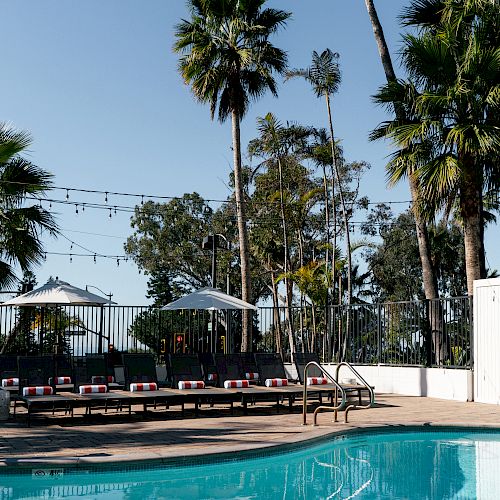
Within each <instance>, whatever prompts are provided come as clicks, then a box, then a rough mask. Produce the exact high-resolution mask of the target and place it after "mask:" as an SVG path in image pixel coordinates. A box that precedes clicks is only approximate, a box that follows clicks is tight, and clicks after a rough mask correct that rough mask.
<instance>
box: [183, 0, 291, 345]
mask: <svg viewBox="0 0 500 500" xmlns="http://www.w3.org/2000/svg"><path fill="white" fill-rule="evenodd" d="M264 3H265V0H189V6H190V9H191V20H190V21H187V20H183V21H181V22H180V23H179V24H178V25H177V26H176V33H175V36H176V38H177V42H176V43H175V45H174V50H175V51H176V52H180V53H181V54H182V56H181V58H180V61H179V71H180V73H181V74H182V77H183V79H184V81H185V83H186V84H187V85H191V89H192V91H193V94H194V96H195V98H196V99H197V100H199V101H200V102H202V103H209V104H210V112H211V116H212V118H213V117H214V116H215V113H216V111H217V108H218V118H219V121H221V122H224V121H225V120H226V119H227V118H228V117H229V116H230V117H231V124H232V143H233V164H234V191H235V201H236V211H237V219H238V236H239V246H240V266H241V284H242V286H241V288H242V299H243V300H246V301H251V283H250V266H249V245H248V234H247V225H246V213H245V200H244V189H243V179H242V166H241V139H240V121H241V119H242V118H243V116H244V115H245V112H246V111H247V109H248V106H249V104H250V101H251V100H256V99H258V98H259V97H261V96H262V95H263V94H264V93H265V91H266V90H270V91H271V93H272V94H273V95H275V96H276V95H277V89H276V82H275V79H274V77H273V73H277V74H280V73H283V72H284V71H285V69H286V64H287V56H286V53H285V52H284V51H282V50H280V49H278V48H276V47H275V46H273V45H272V44H271V43H270V41H269V38H270V37H271V35H272V34H274V33H275V32H276V31H277V30H278V29H279V28H280V27H282V26H284V25H285V24H286V21H287V19H288V18H289V17H290V14H289V13H288V12H284V11H282V10H277V9H270V8H266V9H264V8H263V5H264ZM251 328H252V324H251V317H250V314H249V312H248V311H245V312H244V315H243V334H242V346H241V349H242V351H243V352H247V351H251V346H252V330H251Z"/></svg>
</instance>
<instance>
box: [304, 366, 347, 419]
mask: <svg viewBox="0 0 500 500" xmlns="http://www.w3.org/2000/svg"><path fill="white" fill-rule="evenodd" d="M310 366H316V367H317V368H319V370H320V371H321V373H323V375H325V376H326V378H328V379H329V380H330V381H331V382H332V383H333V385H335V388H336V390H338V391H340V393H341V394H342V401H341V402H340V405H338V406H318V407H317V408H316V409H315V410H314V424H313V425H316V418H317V414H318V412H319V410H328V411H334V412H335V420H337V412H338V410H341V409H342V408H344V406H345V404H346V401H347V398H346V394H345V390H344V388H343V387H342V386H341V385H340V384H339V383H338V382H337V381H336V380H335V379H334V378H333V377H332V376H331V375H330V374H329V373H328V372H327V371H326V370H325V369H324V368H323V367H322V366H320V365H319V364H318V363H316V361H310V362H309V363H307V365H306V366H305V368H304V396H303V398H302V401H303V403H302V425H307V387H308V385H307V371H308V370H309V367H310Z"/></svg>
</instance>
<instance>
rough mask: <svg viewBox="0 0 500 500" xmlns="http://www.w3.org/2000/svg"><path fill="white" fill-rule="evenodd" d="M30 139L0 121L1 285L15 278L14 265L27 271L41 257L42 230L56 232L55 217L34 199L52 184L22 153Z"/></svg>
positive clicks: (47, 176)
mask: <svg viewBox="0 0 500 500" xmlns="http://www.w3.org/2000/svg"><path fill="white" fill-rule="evenodd" d="M31 142H32V139H31V137H30V135H29V134H28V133H26V132H22V131H17V130H15V129H13V128H12V127H10V126H9V125H7V124H5V123H0V286H1V287H6V286H10V285H12V284H13V283H14V282H15V281H16V280H17V278H16V274H15V270H14V268H15V266H16V265H18V266H19V267H20V268H21V270H22V271H23V272H26V271H29V270H30V269H31V268H32V267H33V266H34V265H37V264H39V263H40V262H41V261H42V258H43V256H44V246H43V243H42V239H41V235H42V231H46V232H47V234H49V235H52V236H55V235H57V232H58V227H57V224H56V222H55V219H54V217H53V216H52V215H51V214H50V213H49V212H48V211H47V210H45V209H44V208H43V207H42V206H40V205H39V203H38V201H37V199H42V198H43V197H44V193H45V191H47V190H48V189H50V188H51V186H52V180H51V179H52V175H51V174H50V173H49V172H47V171H45V170H43V169H41V168H40V167H38V166H36V165H34V164H33V163H31V162H30V161H28V160H26V159H25V158H24V157H23V156H22V153H23V151H25V150H26V149H27V148H28V147H29V145H30V144H31ZM30 203H31V204H30Z"/></svg>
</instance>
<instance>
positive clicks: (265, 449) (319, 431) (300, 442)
mask: <svg viewBox="0 0 500 500" xmlns="http://www.w3.org/2000/svg"><path fill="white" fill-rule="evenodd" d="M415 430H417V431H422V430H423V431H433V430H445V431H453V430H467V431H468V432H472V433H480V432H483V433H484V432H486V433H487V432H495V431H496V432H499V431H500V425H499V424H472V425H471V424H468V425H465V424H463V423H456V424H455V423H446V424H440V423H430V422H429V423H423V424H422V423H421V422H415V423H412V422H405V423H391V424H382V425H381V424H373V425H370V424H365V425H363V426H355V425H352V426H351V427H349V428H347V429H346V428H343V429H331V428H327V427H326V426H318V427H317V428H313V430H312V432H313V433H314V436H311V435H307V434H306V435H303V438H302V436H301V437H300V438H299V439H297V436H293V438H290V439H289V440H288V439H285V440H283V441H279V442H271V443H267V444H266V445H259V446H252V447H250V448H241V449H238V448H235V447H232V446H227V447H225V448H228V449H219V450H218V451H216V452H213V453H200V451H199V450H188V452H186V453H183V454H181V453H176V454H171V453H170V454H169V453H168V452H167V453H165V454H162V453H156V452H155V453H141V454H127V455H111V456H107V457H102V456H100V457H78V456H77V457H54V458H45V457H36V458H5V459H1V458H0V475H10V474H29V473H31V472H32V471H33V470H34V469H64V470H65V471H68V472H70V471H82V470H90V471H93V472H107V471H116V470H128V469H135V468H141V469H142V468H147V467H150V468H158V467H169V466H170V467H185V466H197V465H206V464H210V463H212V464H213V463H214V462H235V461H239V460H245V459H251V458H260V457H263V456H270V455H280V454H284V453H288V452H291V451H295V450H297V449H300V448H302V447H309V446H314V445H315V444H319V443H321V442H323V441H325V439H328V438H336V439H343V438H348V437H352V436H353V435H363V434H385V433H391V432H398V431H399V432H411V431H415ZM292 439H293V441H292ZM167 448H168V447H167ZM223 448H224V447H223ZM235 454H237V456H235Z"/></svg>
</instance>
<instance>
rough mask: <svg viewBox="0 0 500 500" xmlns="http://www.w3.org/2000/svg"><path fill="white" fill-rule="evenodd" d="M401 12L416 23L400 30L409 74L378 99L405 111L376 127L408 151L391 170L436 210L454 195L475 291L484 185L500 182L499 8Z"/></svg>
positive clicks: (425, 6)
mask: <svg viewBox="0 0 500 500" xmlns="http://www.w3.org/2000/svg"><path fill="white" fill-rule="evenodd" d="M403 20H404V22H405V24H406V25H409V26H413V27H417V28H419V30H420V31H419V32H418V34H417V35H407V36H405V38H404V48H403V52H402V54H403V63H404V65H405V68H406V70H407V72H408V74H409V77H410V81H408V82H391V83H390V84H388V85H386V86H385V87H383V88H382V89H381V91H380V92H379V93H378V95H377V96H376V99H377V101H378V102H379V103H381V104H385V105H387V104H389V103H397V104H396V105H397V106H402V107H404V108H405V110H406V111H407V116H405V120H404V121H403V122H399V121H397V120H396V121H393V122H387V123H385V124H382V126H380V127H379V129H378V130H377V131H376V135H378V136H385V137H389V138H391V139H393V140H394V142H395V143H396V144H397V145H398V146H399V147H400V148H402V149H403V150H405V151H406V153H407V154H406V155H404V156H401V155H396V157H395V158H394V159H393V161H392V162H391V163H390V165H389V169H390V175H391V178H392V179H393V180H394V181H397V180H399V179H401V178H402V177H404V176H406V175H413V176H414V177H415V178H416V179H417V181H418V183H419V189H420V190H421V192H422V194H423V196H424V197H425V201H426V203H428V204H429V205H430V206H431V207H432V208H433V211H434V213H435V212H436V211H438V210H440V209H445V208H446V207H447V206H449V205H450V203H451V201H452V200H453V199H457V200H458V202H459V216H460V219H461V220H462V227H463V233H464V248H465V256H466V270H467V289H468V292H469V294H472V293H473V281H474V280H475V279H479V278H483V277H485V266H484V244H483V236H484V235H483V209H482V196H483V191H484V189H485V187H486V186H488V187H489V188H494V189H495V190H498V188H499V187H500V186H499V184H500V175H499V161H498V160H499V156H500V155H499V152H500V124H499V122H498V116H499V107H500V100H499V95H500V88H499V84H498V70H497V68H498V64H499V50H498V48H499V35H498V33H499V28H500V9H499V7H498V4H497V3H494V2H485V1H483V0H467V1H466V2H464V3H463V5H459V4H457V3H456V2H452V1H450V0H441V1H436V0H418V1H417V0H415V1H413V2H411V4H410V6H409V8H408V10H407V11H406V12H405V15H404V16H403ZM392 105H394V104H392ZM409 155H411V158H412V161H411V165H412V166H413V167H414V168H415V166H416V169H415V170H414V171H410V170H409V169H408V167H409V165H410V163H409V162H408V156H409Z"/></svg>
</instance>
